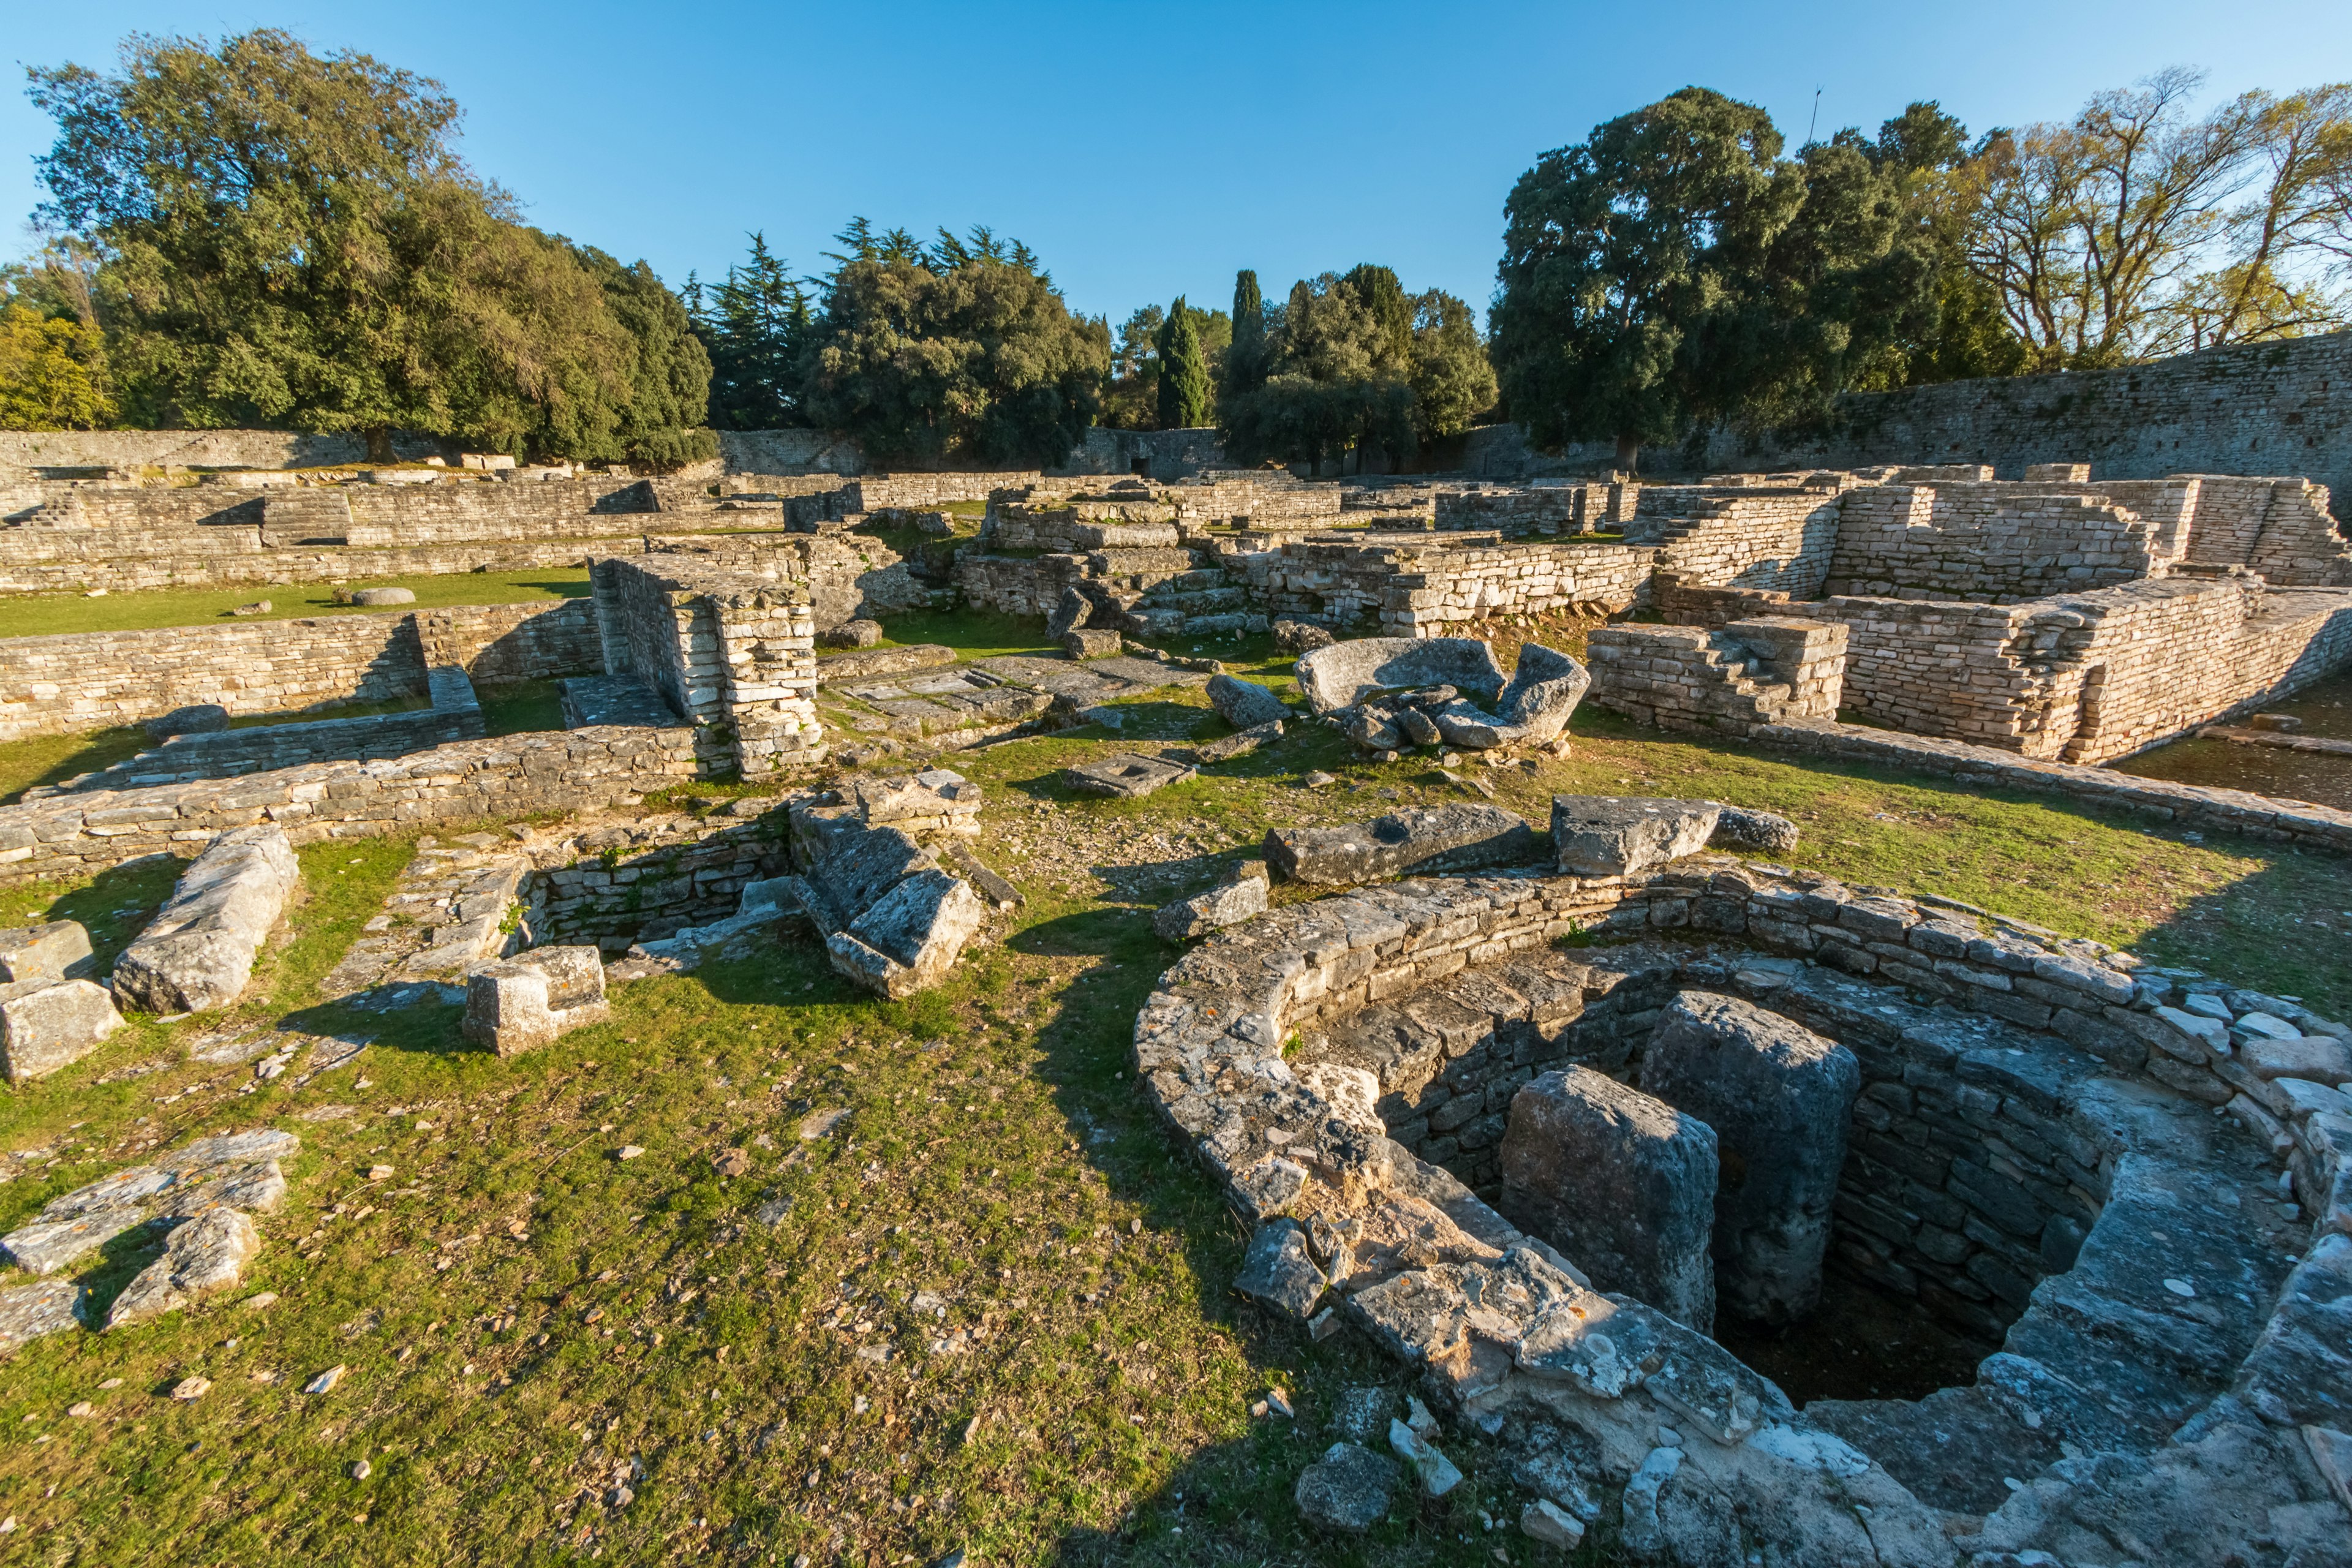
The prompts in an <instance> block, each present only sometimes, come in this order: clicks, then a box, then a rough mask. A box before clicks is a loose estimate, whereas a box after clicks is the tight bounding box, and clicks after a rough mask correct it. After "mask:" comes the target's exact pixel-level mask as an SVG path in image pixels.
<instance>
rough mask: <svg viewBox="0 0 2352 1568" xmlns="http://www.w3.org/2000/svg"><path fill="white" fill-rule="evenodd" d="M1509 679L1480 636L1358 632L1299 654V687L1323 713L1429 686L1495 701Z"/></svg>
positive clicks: (1310, 703) (1308, 702) (1309, 704)
mask: <svg viewBox="0 0 2352 1568" xmlns="http://www.w3.org/2000/svg"><path fill="white" fill-rule="evenodd" d="M1503 684H1504V682H1503V670H1502V667H1501V666H1500V665H1497V664H1496V662H1495V653H1494V650H1493V649H1492V648H1490V647H1487V646H1486V644H1485V643H1483V642H1480V641H1478V640H1477V639H1476V638H1475V637H1357V638H1353V639H1351V640H1349V641H1347V642H1339V643H1333V644H1332V645H1331V646H1329V647H1319V648H1316V649H1314V650H1313V651H1312V652H1309V653H1306V654H1303V655H1301V656H1300V657H1299V660H1298V689H1299V691H1300V693H1301V695H1303V696H1304V697H1305V698H1306V699H1307V706H1308V707H1310V708H1312V709H1313V710H1315V712H1316V713H1317V714H1318V715H1320V714H1326V713H1337V712H1338V711H1339V710H1341V709H1343V708H1347V707H1350V706H1352V705H1354V704H1356V703H1358V702H1360V701H1362V700H1364V699H1366V698H1367V697H1372V696H1377V695H1378V694H1380V693H1381V692H1383V691H1401V690H1409V689H1412V688H1415V687H1423V686H1453V687H1456V688H1459V689H1462V690H1464V691H1467V692H1469V693H1471V694H1472V695H1473V696H1475V697H1479V698H1483V699H1485V700H1488V701H1492V700H1494V699H1495V697H1496V695H1497V694H1498V693H1500V692H1501V690H1502V689H1503Z"/></svg>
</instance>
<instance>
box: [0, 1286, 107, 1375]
mask: <svg viewBox="0 0 2352 1568" xmlns="http://www.w3.org/2000/svg"><path fill="white" fill-rule="evenodd" d="M88 1310H89V1293H88V1292H87V1291H85V1290H84V1289H82V1288H81V1287H80V1286H79V1285H77V1284H75V1283H74V1282H73V1281H72V1280H70V1279H37V1280H35V1281H34V1282H33V1283H31V1284H30V1285H16V1286H11V1287H10V1288H9V1289H5V1290H0V1358H5V1357H7V1356H11V1355H14V1354H16V1349H17V1347H18V1346H20V1345H22V1344H25V1343H26V1342H28V1341H32V1340H37V1339H44V1338H46V1337H47V1336H48V1335H50V1334H61V1333H63V1332H65V1331H67V1330H68V1329H72V1328H79V1327H80V1326H81V1320H82V1314H83V1313H84V1312H86V1311H88Z"/></svg>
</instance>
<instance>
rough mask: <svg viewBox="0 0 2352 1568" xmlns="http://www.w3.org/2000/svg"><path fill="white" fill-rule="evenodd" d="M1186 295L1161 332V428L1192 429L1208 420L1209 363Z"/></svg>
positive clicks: (1177, 300)
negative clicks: (1185, 299) (1187, 303)
mask: <svg viewBox="0 0 2352 1568" xmlns="http://www.w3.org/2000/svg"><path fill="white" fill-rule="evenodd" d="M1193 314H1194V312H1193V311H1192V310H1191V309H1190V308H1189V307H1188V306H1186V305H1185V303H1184V296H1182V295H1181V294H1179V295H1178V296H1176V303H1174V304H1173V305H1171V306H1170V307H1169V308H1168V323H1167V325H1165V326H1163V327H1161V328H1160V345H1159V346H1160V428H1161V429H1163V430H1190V429H1192V428H1194V427H1196V426H1201V425H1205V424H1206V423H1208V419H1209V362H1208V356H1207V355H1206V354H1204V353H1202V351H1201V331H1200V329H1199V328H1198V327H1197V326H1195V325H1194V324H1193V320H1192V318H1193Z"/></svg>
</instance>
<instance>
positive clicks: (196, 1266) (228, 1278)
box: [106, 1207, 261, 1329]
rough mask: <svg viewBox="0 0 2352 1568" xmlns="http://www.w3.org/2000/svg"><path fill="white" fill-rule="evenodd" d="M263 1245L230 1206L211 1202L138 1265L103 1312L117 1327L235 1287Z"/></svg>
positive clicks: (109, 1324) (249, 1224) (108, 1322)
mask: <svg viewBox="0 0 2352 1568" xmlns="http://www.w3.org/2000/svg"><path fill="white" fill-rule="evenodd" d="M260 1250H261V1233H260V1232H259V1231H257V1230H256V1229H255V1228H254V1224H253V1221H252V1220H250V1219H248V1218H247V1217H246V1216H245V1215H243V1214H240V1213H239V1212H237V1211H236V1209H234V1208H226V1207H220V1208H213V1209H209V1210H207V1211H206V1212H205V1213H204V1214H202V1215H198V1216H197V1217H196V1218H194V1219H192V1220H189V1221H187V1222H186V1223H185V1224H184V1225H182V1226H179V1227H178V1228H177V1229H175V1230H173V1232H172V1235H171V1237H170V1239H169V1240H167V1241H165V1242H164V1244H163V1257H161V1258H157V1259H156V1260H155V1261H154V1262H152V1263H151V1264H149V1265H148V1266H147V1267H146V1268H142V1269H141V1270H140V1271H139V1273H138V1274H137V1275H136V1276H135V1277H134V1278H133V1279H131V1283H130V1284H128V1285H126V1286H124V1287H123V1288H122V1294H121V1295H120V1296H117V1297H116V1298H115V1299H114V1305H113V1306H112V1307H111V1308H110V1309H109V1310H108V1312H107V1314H106V1326H107V1327H108V1328H110V1329H119V1328H122V1327H125V1326H126V1325H128V1324H131V1323H142V1322H145V1321H148V1320H149V1319H152V1318H160V1317H162V1316H163V1314H164V1313H166V1312H176V1311H178V1310H180V1309H181V1308H183V1307H185V1306H187V1305H188V1304H189V1303H190V1302H192V1301H195V1300H201V1299H202V1298H204V1297H205V1296H209V1295H213V1294H215V1293H216V1292H218V1291H222V1290H226V1289H232V1288H234V1287H235V1286H236V1283H237V1282H238V1281H239V1280H240V1279H244V1278H245V1268H246V1265H247V1263H249V1262H251V1261H252V1260H253V1258H254V1256H255V1255H256V1254H257V1253H258V1252H259V1251H260Z"/></svg>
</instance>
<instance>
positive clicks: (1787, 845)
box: [1707, 805, 1797, 855]
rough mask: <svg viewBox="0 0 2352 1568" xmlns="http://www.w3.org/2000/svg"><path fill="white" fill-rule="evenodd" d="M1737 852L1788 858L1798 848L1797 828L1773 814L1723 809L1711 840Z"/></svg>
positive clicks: (1744, 809)
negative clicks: (1749, 850)
mask: <svg viewBox="0 0 2352 1568" xmlns="http://www.w3.org/2000/svg"><path fill="white" fill-rule="evenodd" d="M1707 842H1708V843H1709V844H1710V845H1721V846H1726V847H1730V848H1735V849H1755V850H1760V851H1762V852H1763V853H1765V854H1768V855H1785V854H1787V853H1788V852H1789V851H1790V850H1791V849H1794V848H1795V847H1797V825H1796V824H1795V823H1793V822H1791V821H1790V820H1789V819H1788V818H1787V817H1785V816H1781V815H1780V813H1778V812H1772V811H1749V810H1747V809H1746V808H1744V807H1741V806H1737V805H1727V806H1723V807H1721V808H1719V810H1718V811H1717V815H1716V821H1715V833H1714V835H1713V836H1712V837H1710V838H1709V839H1708V840H1707Z"/></svg>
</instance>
